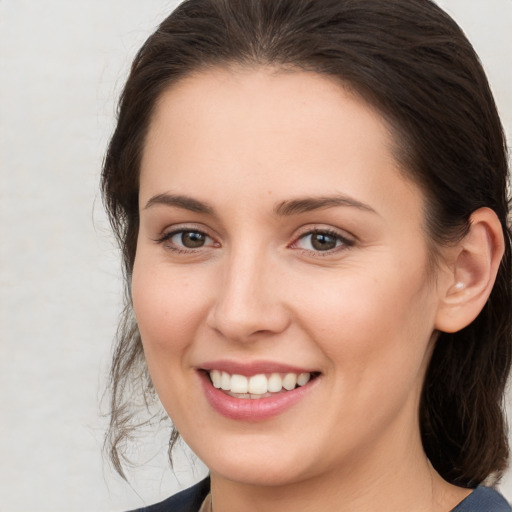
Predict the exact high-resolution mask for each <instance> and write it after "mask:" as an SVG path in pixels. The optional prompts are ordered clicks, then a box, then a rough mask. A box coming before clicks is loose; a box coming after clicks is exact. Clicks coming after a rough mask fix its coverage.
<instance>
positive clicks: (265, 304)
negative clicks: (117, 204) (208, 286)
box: [207, 251, 290, 342]
mask: <svg viewBox="0 0 512 512" xmlns="http://www.w3.org/2000/svg"><path fill="white" fill-rule="evenodd" d="M218 282H219V287H218V291H217V293H216V294H215V300H214V303H213V305H212V307H211V309H210V311H209V314H208V319H207V324H208V325H209V326H210V327H211V328H213V329H214V330H215V331H217V332H218V333H220V334H221V335H222V336H223V337H225V338H226V339H229V340H232V341H237V342H247V341H254V340H256V339H260V338H262V337H268V336H272V335H275V334H279V333H281V332H283V331H285V330H286V329H287V327H288V325H289V324H290V314H289V311H288V309H287V308H286V306H285V304H284V301H283V300H282V297H283V294H282V283H280V279H279V268H278V264H277V263H276V262H275V261H271V258H265V257H264V256H262V255H261V254H260V256H257V255H256V254H254V253H253V254H248V253H247V251H245V252H244V253H239V254H234V255H232V257H230V258H228V259H227V261H225V262H224V266H223V268H222V271H221V272H219V281H218Z"/></svg>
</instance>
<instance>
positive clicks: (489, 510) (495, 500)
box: [452, 486, 512, 512]
mask: <svg viewBox="0 0 512 512" xmlns="http://www.w3.org/2000/svg"><path fill="white" fill-rule="evenodd" d="M511 510H512V509H511V508H510V505H509V504H508V503H507V502H506V500H505V498H504V497H503V496H502V495H501V494H500V493H499V492H497V491H495V490H494V489H492V488H491V487H484V486H480V487H477V488H476V489H475V490H474V491H473V492H472V493H471V494H470V495H469V496H468V497H467V498H466V499H465V500H463V501H461V502H460V503H459V504H458V505H457V506H456V507H455V508H454V509H453V510H452V512H511Z"/></svg>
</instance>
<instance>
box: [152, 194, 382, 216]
mask: <svg viewBox="0 0 512 512" xmlns="http://www.w3.org/2000/svg"><path fill="white" fill-rule="evenodd" d="M156 205H165V206H175V207H177V208H182V209H184V210H189V211H192V212H195V213H204V214H207V215H215V210H214V209H213V207H211V206H210V205H209V204H207V203H205V202H203V201H199V200H197V199H194V198H192V197H189V196H184V195H176V194H166V193H164V194H157V195H155V196H153V197H151V199H150V200H149V201H148V202H147V203H146V206H145V207H144V209H147V208H151V207H152V206H156ZM339 206H350V207H352V208H358V209H360V210H364V211H368V212H371V213H375V214H376V213H377V212H376V211H375V210H374V209H373V208H372V207H371V206H369V205H367V204H365V203H362V202H361V201H357V200H356V199H353V198H351V197H348V196H345V195H334V196H321V197H305V198H298V199H290V200H288V201H282V202H281V203H279V204H278V205H277V206H276V207H275V208H274V213H275V214H276V215H278V216H280V217H286V216H291V215H299V214H301V213H307V212H310V211H314V210H320V209H324V208H334V207H339Z"/></svg>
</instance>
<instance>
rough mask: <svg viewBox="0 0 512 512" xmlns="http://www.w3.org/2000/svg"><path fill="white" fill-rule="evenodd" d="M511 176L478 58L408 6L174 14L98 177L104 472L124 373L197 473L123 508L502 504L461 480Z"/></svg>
mask: <svg viewBox="0 0 512 512" xmlns="http://www.w3.org/2000/svg"><path fill="white" fill-rule="evenodd" d="M506 180H507V159H506V151H505V142H504V136H503V132H502V129H501V125H500V121H499V118H498V115H497V113H496V108H495V105H494V101H493V99H492V95H491V93H490V91H489V87H488V84H487V81H486V78H485V75H484V73H483V70H482V68H481V66H480V64H479V62H478V59H477V57H476V55H475V53H474V51H473V49H472V47H471V45H470V44H469V42H468V41H467V40H466V38H465V37H464V35H463V34H462V32H461V30H460V29H459V28H458V27H457V25H456V24H455V23H454V22H453V21H452V20H451V19H450V18H449V17H448V16H447V15H446V14H445V13H444V12H443V11H441V10H440V9H439V8H438V7H437V6H436V5H435V4H433V3H432V2H430V1H429V0H391V1H386V2H383V1H380V0H357V1H355V0H315V1H312V0H189V1H186V2H184V3H182V4H181V5H180V6H179V7H178V8H177V9H176V11H175V12H174V13H173V14H171V16H169V17H168V18H167V19H166V20H165V21H164V22H163V23H162V24H161V25H160V27H159V29H158V30H157V31H156V32H155V33H154V34H153V35H152V36H151V37H150V38H149V39H148V41H147V42H146V43H145V44H144V46H143V47H142V49H141V50H140V52H139V54H138V55H137V57H136V58H135V61H134V63H133V66H132V70H131V74H130V76H129V78H128V81H127V84H126V87H125V89H124V92H123V95H122V98H121V102H120V109H119V119H118V124H117V128H116V131H115V133H114V135H113V137H112V140H111V143H110V146H109V150H108V153H107V156H106V159H105V164H104V172H103V192H104V198H105V203H106V206H107V210H108V212H109V214H110V217H111V221H112V225H113V227H114V230H115V232H116V234H117V235H118V238H119V241H120V244H121V247H122V250H123V256H124V265H125V272H126V278H127V290H128V293H127V309H126V313H125V319H124V323H123V324H122V326H121V329H120V331H119V336H118V344H117V348H116V352H115V356H114V361H113V367H112V374H111V375H112V391H113V395H112V422H111V429H110V433H109V434H110V437H109V440H110V447H111V454H112V457H113V461H114V463H115V465H116V467H117V468H118V470H119V471H120V472H122V469H121V458H120V457H122V454H121V453H120V450H119V447H120V446H121V444H122V442H123V440H124V437H125V436H126V435H127V434H128V432H129V428H130V426H131V425H132V424H131V423H130V418H131V417H130V413H129V403H130V401H133V396H131V395H132V392H133V389H134V387H133V386H134V385H137V386H140V388H141V389H142V391H143V392H144V393H146V394H147V395H151V393H152V391H153V389H154V390H156V393H157V394H158V397H159V399H160V400H161V402H162V404H163V406H164V408H165V409H166V412H167V413H168V414H169V416H170V418H171V419H172V422H173V424H174V426H175V428H176V430H175V431H174V433H173V436H172V438H171V447H172V444H173V442H174V441H175V440H176V439H177V436H178V432H179V435H181V436H182V437H183V438H184V440H185V441H186V442H187V443H188V444H189V446H190V447H191V448H192V450H193V451H194V452H195V453H196V454H197V455H198V456H199V457H200V458H201V459H202V460H203V461H204V462H205V464H206V465H207V466H208V468H209V470H210V477H209V479H207V480H206V481H204V482H202V483H200V484H198V485H197V486H196V487H194V488H192V489H190V490H188V491H185V492H184V493H181V494H179V495H177V496H175V497H173V498H170V499H169V500H167V501H166V502H163V503H161V504H159V505H155V506H154V507H149V508H146V509H143V510H155V511H157V510H158V511H161V510H162V511H163V510H166V511H167V510H169V511H174V510H191V511H192V510H193V511H197V510H199V509H201V511H208V510H214V511H215V512H228V511H239V510H255V511H257V510H266V511H272V510H279V511H287V510H293V511H301V510H325V511H331V510H332V511H340V510H346V511H368V510H379V511H388V510H389V511H394V512H396V511H401V510H415V511H438V512H446V511H449V510H456V511H459V512H460V511H469V510H471V511H473V510H485V511H502V510H510V508H509V507H508V505H507V503H506V502H505V500H504V499H503V498H502V497H501V496H500V495H499V494H498V493H497V492H495V491H494V490H492V489H490V488H486V487H483V486H481V484H482V483H484V482H486V483H491V484H492V483H494V482H496V481H497V480H498V479H499V476H500V474H501V472H502V471H503V470H504V468H505V466H506V461H507V457H508V448H507V441H506V435H505V430H504V418H503V411H502V409H501V402H502V399H503V391H504V387H505V383H506V379H507V376H508V373H509V368H510V353H511V351H510V339H511V321H512V319H511V315H512V313H511V312H512V304H511V273H510V270H511V259H510V258H511V252H510V231H509V227H508V225H507V215H508V200H507V196H506V189H507V186H506V185H507V181H506ZM132 311H133V313H134V316H133V315H132ZM147 370H149V375H148V374H147V373H146V371H147ZM140 388H139V389H140ZM127 411H128V412H127Z"/></svg>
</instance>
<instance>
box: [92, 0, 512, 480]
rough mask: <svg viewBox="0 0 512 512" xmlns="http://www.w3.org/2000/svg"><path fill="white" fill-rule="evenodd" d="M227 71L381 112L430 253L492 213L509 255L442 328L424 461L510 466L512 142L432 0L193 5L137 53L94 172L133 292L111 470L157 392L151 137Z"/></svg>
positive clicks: (495, 468) (468, 467)
mask: <svg viewBox="0 0 512 512" xmlns="http://www.w3.org/2000/svg"><path fill="white" fill-rule="evenodd" d="M230 64H236V65H243V66H259V65H271V66H273V67H277V68H292V69H299V70H300V69H302V70H307V71H313V72H317V73H320V74H324V75H329V76H332V77H335V78H337V79H339V80H340V82H341V83H343V84H344V85H345V86H346V87H349V88H350V89H351V90H353V91H355V92H356V93H357V94H359V95H360V96H361V97H362V98H364V99H365V100H366V101H367V102H368V103H369V104H370V105H372V106H373V107H374V108H376V109H377V110H378V111H379V112H380V113H381V114H382V115H383V116H384V117H385V119H386V120H387V121H388V122H389V123H390V125H391V126H392V128H393V132H394V138H395V142H396V147H397V148H398V149H397V158H398V160H399V162H400V163H401V167H402V168H403V169H405V171H404V172H406V174H407V175H408V176H409V177H410V178H411V179H412V180H414V181H415V182H416V183H417V184H418V185H419V186H420V187H421V189H422V190H423V193H424V194H425V196H426V198H427V209H426V212H425V215H426V216H425V218H426V221H427V226H428V230H429V236H430V237H431V240H432V244H433V245H434V246H436V245H439V244H445V243H450V242H452V241H454V240H457V239H459V238H460V237H461V236H463V234H464V233H465V232H466V231H467V229H468V227H469V219H470V215H471V213H472V212H473V211H475V210H476V209H478V208H480V207H483V206H486V207H489V208H492V209H493V210H494V211H495V212H496V214H497V215H498V217H499V219H500V221H501V225H502V227H503V231H504V233H505V256H504V258H503V260H502V262H501V266H500V269H499V272H498V277H497V280H496V284H495V286H494V288H493V291H492V293H491V296H490V298H489V300H488V302H487V304H486V305H485V307H484V309H483V310H482V312H481V313H480V315H479V316H478V317H477V319H476V320H475V321H474V322H473V323H472V324H471V325H469V326H468V327H466V328H465V329H463V330H461V331H460V332H456V333H453V334H448V333H440V336H439V338H438V341H437V344H436V347H435V350H434V353H433V356H432V360H431V363H430V366H429V368H428V371H427V375H426V380H425V384H424V390H423V396H422V401H421V407H420V411H419V414H420V425H421V434H422V439H423V445H424V449H425V452H426V454H427V456H428V457H429V459H430V461H431V462H432V464H433V466H434V467H435V468H436V470H437V471H438V472H439V473H440V474H441V475H442V476H443V477H444V478H445V479H446V480H447V481H449V482H451V483H454V484H456V485H460V486H467V487H474V486H476V485H477V484H479V483H480V482H482V481H483V480H484V479H486V478H488V477H489V476H490V475H491V476H492V475H494V477H495V478H498V477H499V475H500V474H501V472H502V471H503V470H504V468H505V466H506V461H507V458H508V445H507V437H506V429H505V422H504V415H503V409H502V400H503V393H504V388H505V384H506V380H507V377H508V373H509V369H510V364H511V325H512V297H511V294H512V291H511V250H510V231H509V228H508V224H507V222H508V221H507V215H508V212H509V204H508V200H507V154H506V145H505V139H504V134H503V130H502V127H501V124H500V120H499V117H498V114H497V111H496V106H495V104H494V100H493V97H492V94H491V92H490V89H489V85H488V82H487V79H486V77H485V74H484V71H483V69H482V67H481V65H480V63H479V60H478V57H477V55H476V54H475V52H474V50H473V48H472V46H471V44H470V43H469V42H468V40H467V39H466V37H465V36H464V34H463V32H462V31H461V29H460V28H459V27H458V26H457V24H456V23H455V22H454V21H453V20H452V19H451V18H450V17H449V16H448V15H447V14H446V13H444V12H443V11H442V10H441V9H440V8H439V7H438V6H436V5H435V4H434V3H433V2H431V1H430V0H386V1H383V0H187V1H185V2H183V3H182V4H181V5H179V7H178V8H177V9H176V10H175V11H174V12H173V13H172V14H171V15H170V16H169V17H168V18H167V19H166V20H164V21H163V23H162V24H161V25H160V26H159V28H158V29H157V31H156V32H155V33H154V34H153V35H152V36H151V37H149V39H148V40H147V41H146V43H145V44H144V45H143V47H142V48H141V49H140V51H139V53H138V54H137V56H136V57H135V60H134V62H133V65H132V68H131V73H130V76H129V78H128V81H127V83H126V86H125V88H124V91H123V94H122V97H121V99H120V103H119V111H118V121H117V127H116V129H115V132H114V134H113V137H112V139H111V141H110V145H109V148H108V152H107V154H106V158H105V162H104V168H103V175H102V190H103V197H104V202H105V205H106V208H107V211H108V213H109V215H110V220H111V223H112V226H113V228H114V231H115V233H116V235H117V237H118V240H119V243H120V246H121V249H122V253H123V259H124V271H125V277H126V284H127V294H126V309H125V311H124V315H123V319H122V322H121V324H120V328H119V331H118V337H117V345H116V348H115V351H114V355H113V363H112V370H111V392H112V394H111V424H110V429H109V432H108V434H107V443H106V446H107V447H108V449H109V451H110V454H111V457H112V460H113V461H114V465H115V466H116V468H117V469H118V471H119V472H120V473H121V474H122V466H121V462H122V460H123V459H122V450H121V447H122V446H123V443H124V441H125V439H126V437H127V436H128V434H129V432H130V429H131V428H132V427H134V426H136V422H135V423H134V421H133V416H132V409H131V402H132V401H133V399H134V398H133V397H134V393H139V394H142V395H144V396H148V395H149V396H150V395H151V394H152V393H154V391H153V389H152V386H151V380H150V378H149V376H148V374H147V369H146V367H145V362H144V356H143V350H142V344H141V340H140V335H139V332H138V329H137V326H136V324H135V322H134V320H133V315H132V311H131V298H130V293H129V287H130V276H131V272H132V268H133V263H134V258H135V251H136V239H137V232H138V225H139V224H138V223H139V217H138V174H139V164H140V159H141V152H142V150H143V147H144V139H145V135H146V132H147V130H148V125H149V123H150V120H151V115H152V111H153V109H154V107H155V104H156V101H157V99H158V98H159V96H160V94H161V93H162V91H164V90H165V89H167V88H168V87H170V86H172V84H173V83H175V82H176V81H177V80H180V79H181V78H183V77H185V76H186V75H188V74H190V73H192V72H196V71H200V70H201V69H204V68H206V67H211V66H219V65H230ZM176 436H177V433H176V432H174V433H173V435H172V438H171V446H172V443H173V442H174V440H175V439H176Z"/></svg>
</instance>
